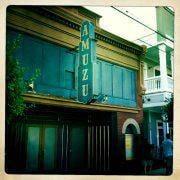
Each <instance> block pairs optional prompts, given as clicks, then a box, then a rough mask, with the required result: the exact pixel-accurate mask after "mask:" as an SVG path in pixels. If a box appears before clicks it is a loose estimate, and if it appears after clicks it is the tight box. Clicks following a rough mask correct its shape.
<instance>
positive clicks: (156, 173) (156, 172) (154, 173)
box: [147, 168, 166, 175]
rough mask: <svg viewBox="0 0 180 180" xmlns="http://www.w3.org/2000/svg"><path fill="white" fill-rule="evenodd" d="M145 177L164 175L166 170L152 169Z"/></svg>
mask: <svg viewBox="0 0 180 180" xmlns="http://www.w3.org/2000/svg"><path fill="white" fill-rule="evenodd" d="M147 175H166V169H165V168H160V169H153V170H151V171H149V172H147Z"/></svg>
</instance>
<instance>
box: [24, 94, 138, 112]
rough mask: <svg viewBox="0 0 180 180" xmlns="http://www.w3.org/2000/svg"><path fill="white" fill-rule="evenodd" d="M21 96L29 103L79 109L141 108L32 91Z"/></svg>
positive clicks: (132, 109) (128, 109)
mask: <svg viewBox="0 0 180 180" xmlns="http://www.w3.org/2000/svg"><path fill="white" fill-rule="evenodd" d="M23 98H24V100H25V101H26V102H29V103H37V104H44V105H52V106H53V105H54V106H63V107H72V108H81V109H89V110H100V111H104V110H106V111H115V112H129V113H138V112H139V111H140V110H141V108H130V107H123V106H115V105H108V104H100V103H92V104H88V105H86V104H83V103H81V102H78V101H75V100H67V99H64V98H61V97H55V96H50V95H42V94H34V93H26V94H24V95H23Z"/></svg>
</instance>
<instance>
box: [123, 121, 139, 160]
mask: <svg viewBox="0 0 180 180" xmlns="http://www.w3.org/2000/svg"><path fill="white" fill-rule="evenodd" d="M122 134H124V137H125V159H126V160H134V159H136V158H137V153H136V152H137V148H138V144H139V143H138V135H139V134H140V128H139V125H138V123H137V122H136V121H135V120H134V119H127V120H126V121H125V122H124V124H123V128H122Z"/></svg>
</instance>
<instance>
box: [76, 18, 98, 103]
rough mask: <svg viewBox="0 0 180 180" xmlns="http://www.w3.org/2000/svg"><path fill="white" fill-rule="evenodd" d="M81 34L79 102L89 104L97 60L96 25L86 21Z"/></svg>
mask: <svg viewBox="0 0 180 180" xmlns="http://www.w3.org/2000/svg"><path fill="white" fill-rule="evenodd" d="M80 33H81V42H80V44H79V68H78V100H79V101H80V102H83V103H86V104H87V103H89V102H91V100H92V98H93V62H94V61H95V59H96V57H95V56H96V51H95V40H94V38H95V33H94V25H93V24H92V23H91V22H89V21H84V22H83V23H82V27H81V32H80Z"/></svg>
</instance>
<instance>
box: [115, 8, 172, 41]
mask: <svg viewBox="0 0 180 180" xmlns="http://www.w3.org/2000/svg"><path fill="white" fill-rule="evenodd" d="M111 7H112V8H113V9H115V10H116V11H118V12H120V13H122V14H124V15H125V16H127V17H129V18H131V19H133V20H134V21H136V22H138V23H139V24H141V25H143V26H145V27H146V28H148V29H150V30H151V31H154V32H155V33H157V34H159V35H160V36H162V37H163V38H165V39H168V40H169V41H171V42H173V43H174V41H173V40H172V39H170V38H168V37H166V36H164V35H163V34H161V33H160V32H158V31H156V30H154V29H152V28H150V27H149V26H147V25H145V24H144V23H142V22H140V21H139V20H137V19H135V18H133V17H131V16H129V15H128V14H126V13H124V12H123V11H121V10H119V9H117V8H115V7H114V6H111Z"/></svg>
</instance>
